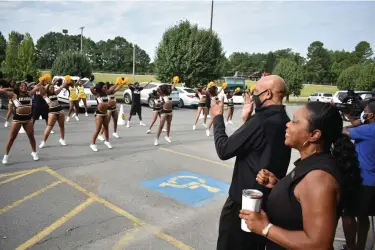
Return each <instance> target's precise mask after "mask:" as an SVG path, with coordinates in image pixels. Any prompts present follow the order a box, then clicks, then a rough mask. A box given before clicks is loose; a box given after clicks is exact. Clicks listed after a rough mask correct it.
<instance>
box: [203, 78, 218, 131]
mask: <svg viewBox="0 0 375 250" xmlns="http://www.w3.org/2000/svg"><path fill="white" fill-rule="evenodd" d="M207 87H208V89H207V91H206V93H207V96H208V98H209V99H210V100H211V102H217V101H218V97H217V94H218V88H217V87H216V85H215V84H214V83H213V82H210V83H209V84H208V86H207ZM213 122H214V120H213V119H211V121H210V124H209V125H208V128H207V129H206V135H207V136H210V129H211V127H212V124H213Z"/></svg>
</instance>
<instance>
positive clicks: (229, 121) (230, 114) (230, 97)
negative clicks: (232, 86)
mask: <svg viewBox="0 0 375 250" xmlns="http://www.w3.org/2000/svg"><path fill="white" fill-rule="evenodd" d="M233 96H234V92H233V91H231V90H227V91H226V97H227V100H228V116H227V122H226V123H225V125H228V124H233V122H232V119H233V113H234V103H233Z"/></svg>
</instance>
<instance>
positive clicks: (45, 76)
mask: <svg viewBox="0 0 375 250" xmlns="http://www.w3.org/2000/svg"><path fill="white" fill-rule="evenodd" d="M43 77H44V80H45V81H47V82H49V81H51V79H52V77H51V75H50V74H44V76H43Z"/></svg>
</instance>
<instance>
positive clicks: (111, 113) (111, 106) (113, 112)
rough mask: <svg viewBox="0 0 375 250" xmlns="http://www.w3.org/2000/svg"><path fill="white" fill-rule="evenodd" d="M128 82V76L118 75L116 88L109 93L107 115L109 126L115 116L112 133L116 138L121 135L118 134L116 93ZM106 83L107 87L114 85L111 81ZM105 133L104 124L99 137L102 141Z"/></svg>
mask: <svg viewBox="0 0 375 250" xmlns="http://www.w3.org/2000/svg"><path fill="white" fill-rule="evenodd" d="M128 83H129V80H128V78H125V79H124V78H121V77H118V78H117V79H116V85H115V86H114V87H115V89H114V90H113V92H112V93H111V94H109V95H108V110H107V116H108V119H109V120H108V126H109V123H110V122H111V117H112V118H113V134H112V135H113V137H115V138H120V136H119V135H118V134H117V120H118V111H117V107H116V97H115V93H116V92H117V91H119V90H120V89H121V88H122V86H123V85H124V84H128ZM106 85H107V89H111V87H112V86H111V84H110V83H109V82H107V83H106ZM103 133H104V126H103V127H102V130H101V131H100V135H99V136H98V139H99V140H101V141H104V137H103Z"/></svg>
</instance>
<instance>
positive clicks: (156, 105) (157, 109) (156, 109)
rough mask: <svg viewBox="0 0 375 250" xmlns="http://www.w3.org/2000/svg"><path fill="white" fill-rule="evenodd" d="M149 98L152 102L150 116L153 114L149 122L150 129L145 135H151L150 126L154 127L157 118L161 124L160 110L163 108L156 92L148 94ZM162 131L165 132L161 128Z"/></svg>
mask: <svg viewBox="0 0 375 250" xmlns="http://www.w3.org/2000/svg"><path fill="white" fill-rule="evenodd" d="M150 98H152V99H153V100H154V107H153V109H152V114H153V117H152V122H151V125H150V128H149V129H148V130H147V132H146V133H147V134H149V133H151V129H152V126H154V123H155V122H156V120H157V119H158V117H159V120H160V122H161V110H162V106H163V101H162V99H161V96H160V94H159V93H158V92H157V91H156V90H154V91H152V93H151V94H150ZM162 131H163V132H166V131H167V130H166V129H164V128H163V129H162Z"/></svg>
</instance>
